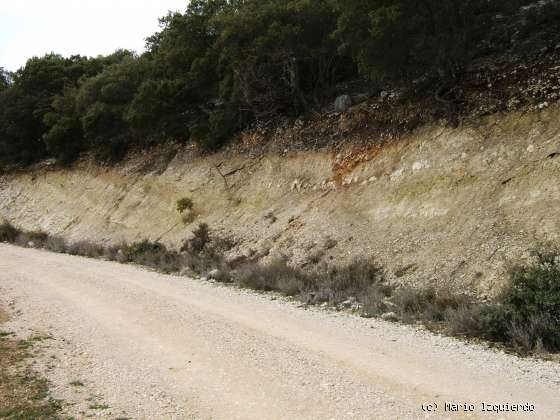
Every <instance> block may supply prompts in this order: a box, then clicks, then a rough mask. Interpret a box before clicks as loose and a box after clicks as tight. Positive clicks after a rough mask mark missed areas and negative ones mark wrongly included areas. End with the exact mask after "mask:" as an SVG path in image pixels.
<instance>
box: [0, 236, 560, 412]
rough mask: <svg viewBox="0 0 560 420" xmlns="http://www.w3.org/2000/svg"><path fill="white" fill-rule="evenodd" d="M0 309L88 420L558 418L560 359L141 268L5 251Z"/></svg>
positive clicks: (58, 392)
mask: <svg viewBox="0 0 560 420" xmlns="http://www.w3.org/2000/svg"><path fill="white" fill-rule="evenodd" d="M0 303H3V304H5V305H9V306H10V307H12V308H14V311H15V313H16V315H15V316H13V317H12V320H11V321H9V323H8V325H7V326H6V327H5V328H6V329H12V330H14V331H16V332H17V333H18V334H29V333H32V334H35V335H39V336H42V337H45V336H50V337H52V339H50V340H44V341H43V343H44V344H43V346H42V347H43V351H42V352H41V353H42V355H41V356H39V359H38V361H37V369H38V370H42V371H43V373H44V374H45V375H46V376H47V378H48V379H49V380H50V381H51V382H52V390H53V394H54V396H55V397H57V398H63V399H64V400H66V401H67V402H69V403H70V405H69V406H68V408H67V411H68V414H69V415H73V416H75V417H76V418H83V417H85V416H88V415H92V416H98V417H101V418H112V419H114V418H117V417H128V418H134V419H160V418H161V419H184V418H187V419H191V418H192V419H376V418H380V419H405V418H486V419H494V418H509V417H520V418H542V419H554V418H560V365H559V364H558V363H555V362H545V361H539V360H531V359H520V358H518V357H515V356H512V355H507V354H504V353H502V352H500V351H497V350H492V349H487V348H485V347H484V346H482V345H475V344H467V343H463V342H461V341H458V340H455V339H451V338H447V337H441V336H437V335H433V334H431V333H428V332H426V331H422V330H419V329H416V328H414V327H409V326H403V325H398V324H391V323H387V322H383V321H380V320H372V319H362V318H359V317H356V316H352V315H348V314H343V313H335V312H329V311H325V310H319V309H311V310H307V309H304V308H300V307H298V305H297V304H296V303H291V302H286V301H285V300H284V299H275V298H274V297H271V296H264V295H259V294H255V293H250V292H246V291H241V290H238V289H235V288H233V287H225V286H218V285H214V284H210V283H205V282H202V281H199V280H191V279H188V278H184V277H175V276H166V275H161V274H157V273H153V272H150V271H146V270H143V269H141V268H137V267H133V266H127V265H119V264H116V263H110V262H104V261H98V260H88V259H84V258H79V257H72V256H67V255H59V254H53V253H48V252H43V251H39V250H32V249H24V248H18V247H13V246H8V245H0ZM76 381H79V382H81V383H83V385H84V386H76V385H69V384H70V383H71V382H76ZM445 402H450V403H457V404H464V403H472V404H474V405H475V406H474V411H472V412H466V411H464V409H463V407H460V408H461V411H460V412H459V413H454V412H450V411H445ZM434 403H436V404H437V409H436V405H435V404H434ZM482 403H487V404H490V407H493V406H492V404H502V408H504V406H503V404H506V403H510V404H512V403H516V404H525V403H528V404H533V405H534V411H533V412H531V413H521V414H519V413H518V414H512V413H508V412H501V413H496V412H492V411H482V410H483V406H482ZM487 408H488V407H487ZM494 408H496V407H494ZM428 409H432V410H436V411H432V412H429V411H427V410H428Z"/></svg>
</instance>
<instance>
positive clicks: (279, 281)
mask: <svg viewBox="0 0 560 420" xmlns="http://www.w3.org/2000/svg"><path fill="white" fill-rule="evenodd" d="M235 279H236V281H237V283H238V284H239V285H241V286H242V287H248V288H250V289H253V290H262V291H277V292H280V293H282V294H284V295H286V296H296V295H298V294H300V293H301V292H302V291H303V290H305V289H306V288H307V287H308V279H307V276H306V275H305V274H304V273H303V272H301V271H300V270H297V269H295V268H292V267H290V266H289V265H288V264H287V262H286V261H285V260H284V259H278V260H275V261H273V262H271V263H269V264H267V265H259V264H257V263H254V262H251V263H246V264H244V265H242V266H241V267H239V268H238V269H237V270H236V273H235Z"/></svg>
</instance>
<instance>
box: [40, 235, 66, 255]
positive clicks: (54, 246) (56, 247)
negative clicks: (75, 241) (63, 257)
mask: <svg viewBox="0 0 560 420" xmlns="http://www.w3.org/2000/svg"><path fill="white" fill-rule="evenodd" d="M44 247H45V249H47V250H49V251H52V252H59V253H64V252H66V242H65V241H64V239H62V238H59V237H58V236H49V238H48V239H47V240H46V242H45V244H44Z"/></svg>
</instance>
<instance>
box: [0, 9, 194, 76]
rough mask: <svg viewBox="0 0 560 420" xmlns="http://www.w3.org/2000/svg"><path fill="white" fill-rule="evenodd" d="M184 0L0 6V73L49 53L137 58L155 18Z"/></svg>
mask: <svg viewBox="0 0 560 420" xmlns="http://www.w3.org/2000/svg"><path fill="white" fill-rule="evenodd" d="M187 4H188V0H0V67H4V68H5V69H6V70H10V71H15V70H17V69H19V68H20V67H21V66H23V65H24V64H25V62H26V61H27V59H28V58H31V57H33V56H42V55H44V54H47V53H50V52H55V53H58V54H62V55H63V56H70V55H74V54H80V55H86V56H97V55H99V54H109V53H111V52H113V51H115V50H116V49H118V48H126V49H130V50H135V51H137V52H142V51H143V49H144V44H145V41H144V40H145V38H147V37H148V36H150V35H151V34H153V33H154V32H156V31H158V29H159V26H158V18H159V17H161V16H165V15H166V14H167V12H168V11H169V10H172V11H180V12H184V11H185V9H186V8H187Z"/></svg>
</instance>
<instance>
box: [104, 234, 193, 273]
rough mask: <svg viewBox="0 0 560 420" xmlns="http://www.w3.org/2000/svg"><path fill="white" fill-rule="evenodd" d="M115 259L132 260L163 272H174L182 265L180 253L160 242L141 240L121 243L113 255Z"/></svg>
mask: <svg viewBox="0 0 560 420" xmlns="http://www.w3.org/2000/svg"><path fill="white" fill-rule="evenodd" d="M114 258H115V259H116V260H117V261H121V262H132V263H136V264H140V265H145V266H147V267H152V268H155V269H158V270H160V271H162V272H164V273H176V272H179V271H180V270H181V268H182V267H183V266H184V263H183V260H182V257H181V255H180V254H179V253H178V252H176V251H172V250H168V249H167V247H166V246H165V245H163V244H161V243H160V242H151V241H148V240H146V239H145V240H143V241H140V242H134V243H132V244H130V245H126V244H125V245H123V246H121V247H120V248H119V249H118V250H117V251H116V255H115V257H114Z"/></svg>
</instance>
